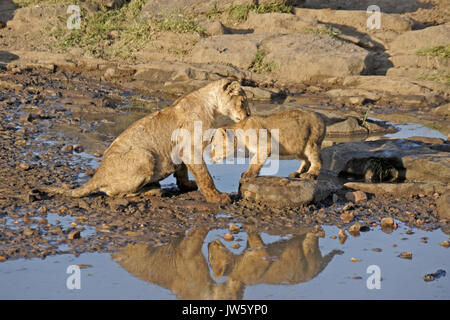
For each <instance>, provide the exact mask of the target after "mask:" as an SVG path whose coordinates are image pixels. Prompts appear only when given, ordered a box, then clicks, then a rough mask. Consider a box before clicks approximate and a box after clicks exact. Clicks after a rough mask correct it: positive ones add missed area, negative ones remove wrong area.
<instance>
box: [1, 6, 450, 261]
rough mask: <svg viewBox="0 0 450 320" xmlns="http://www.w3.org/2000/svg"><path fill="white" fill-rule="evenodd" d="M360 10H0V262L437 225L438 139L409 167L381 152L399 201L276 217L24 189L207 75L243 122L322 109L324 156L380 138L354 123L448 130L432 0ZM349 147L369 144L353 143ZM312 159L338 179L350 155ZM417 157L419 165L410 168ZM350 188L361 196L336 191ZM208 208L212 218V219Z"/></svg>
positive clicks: (80, 166) (444, 149)
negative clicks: (209, 237)
mask: <svg viewBox="0 0 450 320" xmlns="http://www.w3.org/2000/svg"><path fill="white" fill-rule="evenodd" d="M69 2H70V4H72V2H73V3H75V4H78V5H79V6H80V7H81V9H82V20H81V21H82V29H81V31H77V30H67V27H66V20H67V18H68V17H69V14H67V6H68V4H69ZM274 2H276V3H277V4H276V5H273V3H274ZM366 2H367V3H366ZM369 2H370V1H345V3H344V4H342V3H343V2H342V1H332V0H330V1H314V0H306V1H282V0H280V1H258V2H256V1H251V0H235V1H231V0H229V1H228V0H227V1H221V2H220V3H219V2H215V1H208V0H183V1H153V0H148V1H145V0H131V1H129V2H127V1H117V0H116V1H102V0H96V1H58V2H56V1H52V0H42V1H38V0H6V1H2V2H1V3H0V68H1V70H0V88H1V91H0V108H1V115H2V116H1V118H0V148H1V150H2V152H1V153H0V161H1V166H0V170H1V176H2V179H1V181H0V190H1V192H0V261H4V260H7V259H15V258H20V257H34V256H40V257H45V256H46V255H51V254H57V253H62V252H74V253H76V254H79V253H81V252H85V251H105V250H106V251H114V250H115V249H116V248H118V247H121V246H123V245H125V244H126V243H130V242H131V243H134V242H138V241H150V242H152V243H154V244H161V243H164V242H167V241H168V239H169V238H170V236H172V235H176V234H180V233H183V232H184V231H185V230H186V229H189V228H191V227H193V226H198V225H201V224H208V225H209V226H216V225H217V226H225V225H227V224H228V223H229V222H230V221H231V220H232V221H233V222H240V223H242V224H243V226H244V228H248V229H249V230H254V229H255V230H266V231H268V232H270V231H274V232H294V233H295V229H296V227H297V226H299V225H304V226H307V227H309V228H311V229H313V230H316V231H317V232H318V233H320V227H318V226H319V225H320V224H333V225H338V226H340V227H341V228H343V229H347V230H348V229H350V227H352V226H354V225H356V226H355V227H353V229H352V230H356V229H358V228H359V229H360V230H361V232H363V231H367V230H369V229H370V228H371V227H373V226H374V224H380V223H381V219H382V218H385V217H394V218H395V219H398V220H399V221H403V222H405V223H406V224H408V225H409V226H411V227H417V228H424V229H435V228H439V227H441V228H442V229H443V230H448V220H449V217H448V216H446V215H445V214H444V213H445V212H446V211H447V210H446V209H447V208H448V199H449V198H448V191H446V190H448V172H449V164H448V161H449V160H448V157H447V155H448V144H446V143H445V142H444V141H443V140H441V141H416V143H415V146H419V147H417V148H419V149H420V150H419V149H418V150H419V151H420V152H418V153H419V154H422V155H423V156H421V157H419V159H418V160H417V159H415V157H414V156H412V155H411V154H407V152H403V153H401V152H400V151H401V150H400V151H399V150H398V149H396V150H395V151H396V152H397V156H398V157H397V158H396V159H397V160H398V159H400V160H401V161H404V162H405V161H406V162H405V165H406V166H407V167H406V169H408V170H409V171H408V172H414V174H416V175H415V176H408V177H405V176H403V178H406V182H407V183H410V181H412V182H411V183H412V185H407V183H398V184H395V185H396V187H397V186H400V185H401V186H402V187H399V188H404V189H402V190H400V191H401V192H399V189H395V190H392V192H390V193H388V194H386V193H382V192H379V191H377V190H380V188H382V189H383V188H384V190H386V189H385V186H382V187H380V186H379V185H382V184H378V183H365V184H361V181H357V182H353V183H359V185H358V184H356V185H355V184H353V185H352V184H347V186H342V183H341V184H339V186H340V187H339V188H338V189H337V190H333V192H331V193H330V194H329V196H328V197H327V198H326V199H325V200H322V201H320V202H319V203H312V204H306V205H304V206H295V207H287V208H278V207H276V206H272V205H268V204H264V203H256V202H253V201H251V200H244V199H240V200H239V199H237V195H234V198H235V202H234V203H233V204H231V205H228V206H225V207H219V206H216V205H212V204H207V203H205V202H204V201H203V198H202V196H201V194H200V193H199V192H191V193H187V194H179V193H178V191H177V190H176V189H167V190H165V193H164V195H163V196H162V197H159V196H155V197H150V198H142V197H137V198H129V199H113V198H108V197H105V196H103V195H95V196H91V197H86V198H83V199H79V200H70V199H65V198H62V197H54V196H51V195H46V194H42V193H40V192H38V191H37V187H39V186H40V185H42V184H56V185H61V184H63V183H66V184H69V185H78V184H80V183H82V182H84V181H86V179H88V177H89V175H92V174H93V170H92V167H93V164H94V163H98V161H99V160H100V158H101V155H102V152H103V151H104V149H105V148H106V147H107V145H108V144H109V143H110V142H111V141H112V140H113V139H114V137H115V136H117V135H118V134H119V133H120V132H121V131H122V130H123V129H124V128H126V126H128V125H129V124H130V123H131V122H132V121H134V120H136V119H137V118H139V117H140V116H143V115H144V114H147V113H148V112H152V111H155V110H158V109H160V108H163V107H164V106H166V105H168V104H170V102H171V101H172V100H174V99H175V98H176V97H177V96H179V95H181V94H184V93H186V92H188V91H190V90H193V89H196V88H198V87H200V86H202V85H204V84H205V83H207V82H209V81H212V80H216V79H219V78H222V77H230V78H236V79H239V80H241V82H242V84H243V85H244V87H245V90H246V92H247V94H248V96H249V98H251V99H252V100H253V102H255V101H258V103H257V104H255V103H253V104H255V105H257V108H255V107H254V108H253V109H254V110H253V111H254V112H256V113H259V114H269V113H272V112H275V111H278V110H280V111H281V110H284V109H289V108H306V109H308V108H309V109H311V108H312V109H314V110H316V111H319V112H321V113H322V114H324V115H325V116H326V117H327V118H328V119H330V120H332V121H331V122H332V123H333V124H332V125H330V126H329V127H328V129H327V134H328V137H327V142H326V143H325V145H324V146H325V147H327V146H331V147H330V148H337V146H339V145H340V144H338V145H336V146H333V144H335V142H336V141H337V138H345V139H347V138H349V137H354V136H357V135H363V136H364V137H366V136H367V135H369V134H379V135H382V134H384V133H386V132H390V131H391V130H392V127H390V126H389V125H388V124H386V123H384V122H376V121H372V120H368V119H367V117H368V116H373V117H376V118H380V119H383V120H391V121H396V122H410V121H412V119H413V120H414V122H420V123H423V124H425V125H427V126H430V127H432V128H434V129H437V130H439V131H441V132H442V133H443V134H445V135H448V134H449V118H448V116H449V112H450V111H449V106H450V104H449V99H450V98H449V94H450V90H449V72H450V69H449V53H448V52H449V47H448V46H449V44H450V24H449V21H448V17H449V16H450V14H449V12H448V10H449V9H450V5H449V3H448V1H445V0H424V1H416V0H402V1H396V2H395V4H394V3H393V2H392V1H384V0H383V1H382V0H380V1H378V5H379V6H380V8H381V11H382V25H381V29H375V30H368V28H367V25H366V21H367V18H368V17H369V16H370V15H369V14H367V13H366V9H367V7H368V6H369V5H370V4H371V3H369ZM267 3H272V4H267ZM290 6H292V7H290ZM108 123H110V124H114V125H109V126H108ZM359 140H361V139H360V138H359ZM377 143H379V145H377V148H381V151H380V153H382V152H383V151H386V152H387V151H390V152H392V146H390V144H389V143H387V142H377ZM382 143H384V145H381V144H382ZM408 143H411V142H408ZM355 148H356V149H355V150H359V151H361V152H363V153H364V152H372V151H373V150H370V146H369V147H368V144H363V145H355ZM383 148H385V149H383ZM389 148H391V149H389ZM400 149H401V148H400ZM324 150H325V149H324ZM357 153H358V152H357ZM343 154H344V155H345V156H347V158H345V157H343ZM325 155H326V157H328V158H327V159H341V160H342V159H343V158H345V159H344V160H345V161H344V160H342V161H341V165H340V166H335V167H332V166H331V165H330V166H328V167H327V170H329V171H331V172H332V173H334V174H335V175H336V176H338V175H340V174H341V173H354V171H355V170H357V169H355V168H357V167H358V165H357V163H358V159H360V158H361V157H358V156H353V157H350V154H349V153H348V152H346V149H345V148H344V149H342V148H341V149H337V150H335V149H328V151H326V153H325ZM408 157H409V158H408ZM367 158H368V156H366V158H365V159H367ZM388 158H389V157H388ZM390 158H392V157H390ZM352 161H353V162H352ZM414 161H416V162H414ZM342 163H343V165H342ZM348 163H352V164H353V165H354V166H353V167H352V166H348V165H347V164H348ZM417 164H418V165H419V166H423V168H426V169H424V170H423V171H422V172H421V171H420V170H412V169H410V168H412V167H417ZM408 165H409V167H408ZM402 168H403V169H405V167H402ZM333 170H334V171H333ZM427 170H428V171H427ZM360 171H361V170H360ZM430 172H431V173H434V175H435V176H437V177H438V178H436V177H435V176H433V175H430V174H429V173H430ZM437 172H439V174H436V173H437ZM364 174H365V172H364V173H363V175H364ZM424 177H425V178H424ZM433 177H434V178H436V179H434V178H433ZM416 180H418V181H420V186H419V184H417V183H416V182H415V181H416ZM335 182H336V181H335ZM341 182H342V181H341ZM402 182H405V181H402ZM336 183H338V182H336ZM390 185H391V186H392V184H390ZM354 190H362V191H365V192H367V194H366V196H367V197H368V199H364V197H362V198H361V199H359V198H357V194H353V195H352V194H347V193H348V192H353V191H354ZM349 199H350V200H352V201H350V200H349ZM221 212H222V213H225V214H226V215H219V216H217V215H216V214H217V213H221ZM54 214H56V215H57V218H56V221H54V220H53V219H50V217H51V216H52V217H53V216H55V215H54ZM57 220H60V221H57ZM67 221H69V222H67ZM358 223H359V225H358ZM391 231H393V228H387V229H386V232H391Z"/></svg>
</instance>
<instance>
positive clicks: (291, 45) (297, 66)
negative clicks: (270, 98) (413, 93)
mask: <svg viewBox="0 0 450 320" xmlns="http://www.w3.org/2000/svg"><path fill="white" fill-rule="evenodd" d="M261 47H262V49H264V51H265V53H266V61H272V62H273V63H275V66H276V67H275V70H274V72H273V73H274V74H275V75H276V76H277V77H278V78H279V79H280V80H281V81H282V82H285V83H286V84H298V83H300V82H302V81H308V80H319V79H323V78H332V77H345V76H350V75H359V74H361V73H362V72H363V70H364V69H365V68H367V67H369V66H366V62H367V61H368V60H369V59H368V56H369V52H368V51H367V50H365V49H363V48H361V47H358V46H357V45H354V44H352V43H347V42H345V41H342V40H340V39H337V38H335V37H332V36H329V35H327V34H322V35H320V34H316V33H314V32H311V33H304V34H287V35H281V36H272V37H269V38H268V39H266V40H265V41H263V43H262V46H261Z"/></svg>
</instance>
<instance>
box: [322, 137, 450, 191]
mask: <svg viewBox="0 0 450 320" xmlns="http://www.w3.org/2000/svg"><path fill="white" fill-rule="evenodd" d="M431 146H432V145H430V144H426V143H423V142H420V141H412V140H405V139H389V140H387V139H382V140H376V141H359V142H348V143H340V144H337V145H334V146H331V147H327V148H324V149H322V151H321V155H322V159H323V169H324V170H327V171H329V172H331V173H332V174H334V175H339V174H345V173H347V174H354V175H360V176H364V174H365V172H362V171H363V170H364V169H363V168H364V167H365V164H366V163H367V162H368V161H369V160H370V159H384V160H382V161H385V162H386V163H389V164H390V165H392V166H393V167H394V168H395V169H396V170H397V171H398V173H399V177H398V180H400V181H403V180H406V181H410V182H411V181H420V182H440V183H444V184H448V183H450V157H449V155H450V154H449V153H448V152H443V151H438V150H434V149H432V148H431Z"/></svg>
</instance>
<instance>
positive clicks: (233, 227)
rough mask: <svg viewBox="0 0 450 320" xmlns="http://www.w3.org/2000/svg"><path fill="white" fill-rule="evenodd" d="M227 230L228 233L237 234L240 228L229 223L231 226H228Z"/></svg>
mask: <svg viewBox="0 0 450 320" xmlns="http://www.w3.org/2000/svg"><path fill="white" fill-rule="evenodd" d="M228 230H229V231H230V232H232V233H238V232H239V231H240V230H241V228H240V227H239V226H238V225H237V224H233V223H231V224H230V225H229V226H228Z"/></svg>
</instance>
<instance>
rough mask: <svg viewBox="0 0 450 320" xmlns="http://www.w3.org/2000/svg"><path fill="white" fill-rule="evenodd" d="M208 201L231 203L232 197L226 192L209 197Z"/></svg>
mask: <svg viewBox="0 0 450 320" xmlns="http://www.w3.org/2000/svg"><path fill="white" fill-rule="evenodd" d="M207 201H208V202H216V203H220V204H228V203H231V198H230V196H229V195H228V194H226V193H219V194H218V195H217V196H214V197H208V199H207Z"/></svg>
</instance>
